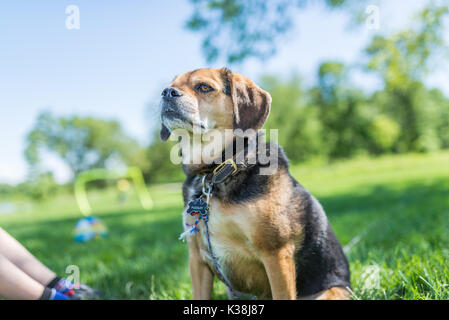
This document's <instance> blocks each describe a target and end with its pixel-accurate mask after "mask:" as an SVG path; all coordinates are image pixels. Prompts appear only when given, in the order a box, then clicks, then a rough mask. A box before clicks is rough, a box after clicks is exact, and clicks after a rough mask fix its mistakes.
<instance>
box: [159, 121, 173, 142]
mask: <svg viewBox="0 0 449 320" xmlns="http://www.w3.org/2000/svg"><path fill="white" fill-rule="evenodd" d="M170 134H171V132H170V130H168V128H167V127H166V126H165V125H164V124H162V128H161V140H162V141H167V139H168V137H170Z"/></svg>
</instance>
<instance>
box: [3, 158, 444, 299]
mask: <svg viewBox="0 0 449 320" xmlns="http://www.w3.org/2000/svg"><path fill="white" fill-rule="evenodd" d="M448 164H449V153H448V152H445V153H438V154H432V155H405V156H389V157H382V158H378V159H366V158H362V159H355V160H350V161H346V162H341V163H334V164H332V165H324V164H319V163H316V164H308V165H303V166H295V167H293V168H292V173H293V175H294V176H295V177H296V178H297V179H298V180H299V181H300V182H301V183H302V184H303V185H304V186H305V187H306V188H308V189H309V190H310V191H311V192H312V193H313V194H314V195H315V196H316V197H317V198H318V200H319V201H320V202H321V203H322V204H323V206H324V208H325V210H326V212H327V215H328V217H329V219H330V221H331V223H332V226H333V228H334V230H335V232H336V234H337V236H338V238H339V239H340V241H341V242H342V244H343V245H344V246H345V250H346V251H347V256H348V259H349V261H350V265H351V273H352V275H351V278H352V279H351V280H352V284H353V296H354V298H357V299H449V263H448V262H449V261H448V259H449V237H448V235H449V165H448ZM150 192H151V194H152V196H153V199H154V201H155V207H154V209H153V210H151V211H145V210H143V209H142V208H141V207H140V206H139V204H138V201H137V199H136V198H135V196H131V198H130V200H129V201H128V203H127V204H126V205H120V204H119V203H118V202H117V200H116V198H117V195H116V193H115V192H114V191H113V190H109V191H107V192H93V193H92V194H90V198H91V201H92V204H93V208H94V211H95V215H96V216H98V217H100V218H101V219H102V220H103V221H104V222H105V224H106V225H107V226H108V228H109V237H108V238H107V239H104V240H98V241H93V242H89V243H84V244H77V243H74V242H73V240H72V228H73V226H74V224H75V222H76V221H77V219H79V218H80V217H81V215H80V213H79V211H78V209H77V206H76V204H75V201H74V198H73V197H72V196H69V195H66V196H58V197H57V198H56V199H54V200H53V201H51V202H48V203H43V204H33V206H32V207H31V208H28V209H27V210H25V209H24V210H23V211H22V212H19V213H14V214H3V215H0V226H2V227H4V228H5V229H6V230H7V231H9V232H10V233H11V234H12V235H14V236H15V237H16V238H17V239H18V240H20V241H21V242H22V243H23V244H24V245H25V246H26V247H27V248H28V249H29V250H30V251H31V252H32V253H34V254H35V255H36V256H37V257H38V258H39V259H40V260H42V261H43V262H44V263H45V264H47V265H48V266H49V267H50V268H52V269H53V270H55V271H56V272H57V273H59V274H61V275H63V274H64V273H65V269H66V267H67V266H68V265H77V266H78V267H79V268H80V272H81V280H82V281H83V282H85V283H88V284H89V285H91V286H93V287H97V288H99V289H100V290H102V291H103V292H104V293H106V298H112V299H113V298H120V299H189V298H191V297H192V296H191V285H190V279H189V275H188V265H187V247H186V245H185V244H183V243H181V242H180V241H178V240H177V238H178V236H179V233H180V232H181V231H182V230H181V229H182V226H181V216H180V212H181V210H182V201H181V195H180V186H179V185H161V186H154V187H151V188H150ZM24 208H26V207H24ZM215 287H216V290H215V293H214V298H218V299H221V298H225V297H226V296H225V291H224V286H223V285H222V284H221V283H218V282H217V283H216V286H215Z"/></svg>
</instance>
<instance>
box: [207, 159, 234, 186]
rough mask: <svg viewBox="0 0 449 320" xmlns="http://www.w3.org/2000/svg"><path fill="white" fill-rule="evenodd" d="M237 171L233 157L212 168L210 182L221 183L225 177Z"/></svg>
mask: <svg viewBox="0 0 449 320" xmlns="http://www.w3.org/2000/svg"><path fill="white" fill-rule="evenodd" d="M237 171H238V168H237V164H236V163H235V162H234V160H233V159H228V160H226V161H224V162H222V163H221V164H220V165H218V166H217V167H216V168H215V169H214V171H213V172H212V174H213V176H212V183H213V184H216V183H221V182H223V181H225V180H226V178H227V177H229V176H231V175H233V174H235V173H236V172H237Z"/></svg>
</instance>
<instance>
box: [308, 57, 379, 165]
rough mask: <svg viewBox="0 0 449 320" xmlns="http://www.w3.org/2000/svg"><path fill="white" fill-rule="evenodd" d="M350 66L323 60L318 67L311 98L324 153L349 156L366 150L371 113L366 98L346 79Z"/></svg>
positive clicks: (331, 155)
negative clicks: (319, 123) (320, 131)
mask: <svg viewBox="0 0 449 320" xmlns="http://www.w3.org/2000/svg"><path fill="white" fill-rule="evenodd" d="M348 73H349V69H348V68H347V67H346V66H345V65H344V64H343V63H340V62H333V61H329V62H324V63H322V64H321V65H320V67H319V69H318V86H317V87H315V88H313V89H312V90H311V93H310V94H311V96H312V101H313V104H314V105H315V107H316V108H317V110H318V117H319V119H320V121H321V124H322V138H323V140H324V141H325V151H324V152H325V154H326V155H327V156H328V157H329V158H340V157H349V156H352V155H354V154H355V153H357V152H359V151H360V150H365V149H367V141H368V131H367V128H368V126H369V122H370V116H371V115H370V114H369V113H368V110H367V102H366V101H367V99H366V97H365V95H364V93H363V92H362V91H361V90H358V89H354V86H353V85H352V84H351V83H350V81H349V75H348Z"/></svg>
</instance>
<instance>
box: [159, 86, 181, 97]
mask: <svg viewBox="0 0 449 320" xmlns="http://www.w3.org/2000/svg"><path fill="white" fill-rule="evenodd" d="M162 96H163V97H164V98H165V99H168V98H175V97H180V96H182V93H181V92H179V90H177V89H176V88H165V89H164V91H162Z"/></svg>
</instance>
